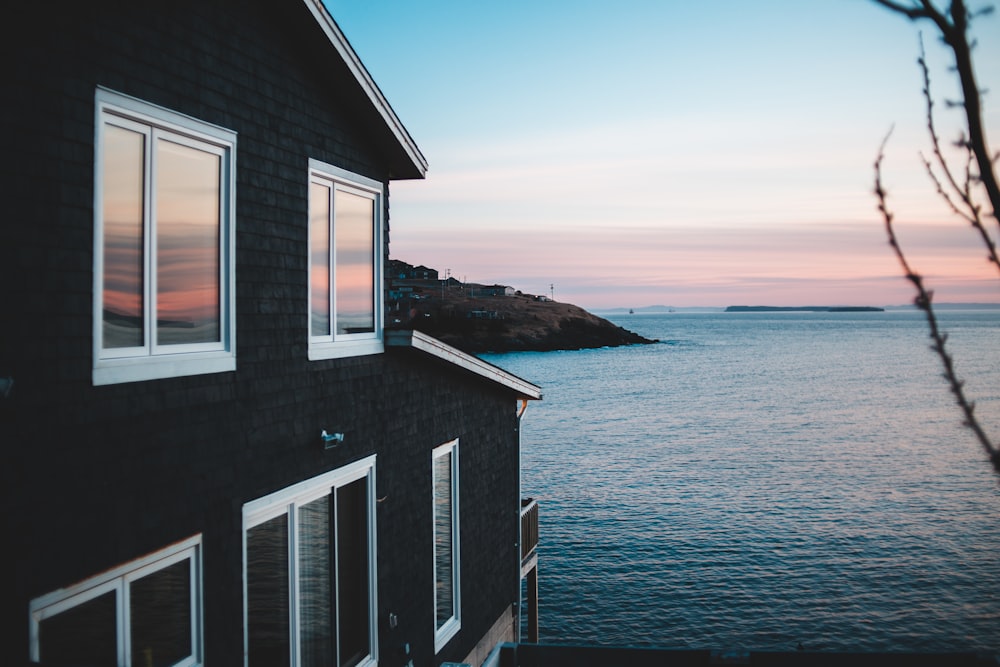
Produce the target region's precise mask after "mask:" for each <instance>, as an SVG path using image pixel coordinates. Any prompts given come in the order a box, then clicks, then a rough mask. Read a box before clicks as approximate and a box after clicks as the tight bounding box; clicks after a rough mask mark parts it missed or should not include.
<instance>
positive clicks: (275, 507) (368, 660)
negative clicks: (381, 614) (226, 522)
mask: <svg viewBox="0 0 1000 667" xmlns="http://www.w3.org/2000/svg"><path fill="white" fill-rule="evenodd" d="M375 459H376V455H374V454H373V455H371V456H368V457H366V458H364V459H361V460H359V461H355V462H354V463H351V464H348V465H346V466H343V467H341V468H337V469H336V470H331V471H330V472H327V473H324V474H322V475H319V476H317V477H313V478H311V479H308V480H304V481H302V482H299V483H298V484H294V485H293V486H289V487H287V488H284V489H282V490H280V491H276V492H274V493H272V494H270V495H267V496H264V497H263V498H258V499H257V500H253V501H251V502H248V503H246V504H245V505H244V506H243V664H244V665H246V664H247V661H248V660H249V651H250V634H249V611H250V610H249V606H248V602H249V595H248V591H247V584H248V582H247V532H248V531H249V530H250V529H251V528H253V527H255V526H258V525H260V524H262V523H264V522H266V521H269V520H270V519H274V518H275V517H278V516H282V515H285V516H287V517H288V530H289V536H290V540H289V541H290V543H291V544H290V548H289V561H288V567H289V587H288V588H289V597H290V599H289V601H288V602H289V605H288V608H289V616H290V619H289V632H290V635H291V636H290V637H289V640H290V644H291V653H292V655H291V657H290V664H291V665H292V667H296V666H297V665H299V664H300V663H301V655H300V645H299V640H298V633H299V630H298V621H299V613H298V609H297V607H298V600H299V598H300V594H299V581H298V577H297V576H296V570H297V568H298V563H297V562H296V558H295V555H296V553H297V551H298V540H297V539H296V538H295V537H294V536H295V535H296V531H297V521H296V518H297V516H296V514H297V512H298V508H299V507H301V506H302V505H306V504H308V503H310V502H312V501H314V500H317V499H319V498H322V497H323V496H326V495H330V494H332V493H335V492H336V490H337V488H339V487H341V486H345V485H347V484H350V483H351V482H356V481H358V480H359V479H362V478H367V480H368V483H367V488H368V495H367V498H366V499H365V501H366V502H365V509H366V510H367V512H368V542H367V546H368V600H369V603H368V650H369V653H368V655H367V656H366V657H365V658H363V659H362V660H361V662H360V663H358V665H357V667H374V666H375V665H377V664H378V586H377V582H378V558H377V553H378V551H377V550H376V539H375V536H376V525H375Z"/></svg>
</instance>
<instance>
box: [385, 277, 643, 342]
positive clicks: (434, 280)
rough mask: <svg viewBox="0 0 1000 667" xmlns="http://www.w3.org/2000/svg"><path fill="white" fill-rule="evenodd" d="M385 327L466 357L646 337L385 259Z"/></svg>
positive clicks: (540, 298) (568, 307) (560, 306)
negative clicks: (429, 338)
mask: <svg viewBox="0 0 1000 667" xmlns="http://www.w3.org/2000/svg"><path fill="white" fill-rule="evenodd" d="M387 326H388V327H389V328H401V329H414V330H417V331H422V332H423V333H426V334H429V335H431V336H434V337H435V338H437V339H438V340H440V341H442V342H444V343H447V344H448V345H451V346H452V347H455V348H458V349H459V350H462V351H463V352H468V353H470V354H477V353H484V352H547V351H554V350H580V349H590V348H599V347H618V346H622V345H639V344H648V343H656V342H658V341H655V340H650V339H648V338H644V337H643V336H640V335H639V334H636V333H633V332H631V331H628V330H627V329H624V328H622V327H620V326H618V325H616V324H613V323H611V322H609V321H608V320H606V319H604V318H602V317H598V316H597V315H594V314H592V313H589V312H587V311H586V310H584V309H583V308H580V307H579V306H574V305H572V304H568V303H560V302H558V301H555V300H553V299H551V298H550V297H548V296H545V295H535V294H525V293H522V292H521V291H519V290H517V289H515V288H513V287H511V286H508V285H484V284H480V283H471V282H462V281H459V280H456V279H455V278H451V277H446V278H445V279H443V280H442V279H441V278H440V277H439V274H438V272H437V271H436V270H435V269H430V268H428V267H426V266H413V265H411V264H407V263H406V262H402V261H400V260H389V322H388V325H387Z"/></svg>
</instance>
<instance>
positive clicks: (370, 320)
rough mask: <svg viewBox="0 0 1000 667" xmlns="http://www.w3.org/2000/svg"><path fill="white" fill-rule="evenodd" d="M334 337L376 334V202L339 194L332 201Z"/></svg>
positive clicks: (347, 194)
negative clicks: (334, 274)
mask: <svg viewBox="0 0 1000 667" xmlns="http://www.w3.org/2000/svg"><path fill="white" fill-rule="evenodd" d="M333 208H334V214H335V215H336V219H335V221H334V227H333V228H334V235H335V247H336V253H337V256H336V271H337V273H336V277H335V280H334V284H335V285H336V290H337V298H336V305H337V318H336V319H337V333H340V334H349V333H369V332H372V331H375V301H374V299H375V255H374V249H375V222H374V220H375V218H374V216H375V202H374V201H373V200H372V199H370V198H368V197H362V196H360V195H356V194H352V193H350V192H344V191H341V190H338V191H337V192H336V195H335V200H334V205H333Z"/></svg>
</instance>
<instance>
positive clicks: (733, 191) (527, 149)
mask: <svg viewBox="0 0 1000 667" xmlns="http://www.w3.org/2000/svg"><path fill="white" fill-rule="evenodd" d="M326 3H327V6H328V8H329V9H330V11H331V14H332V15H333V17H334V19H335V20H336V21H337V23H338V25H339V26H340V28H341V30H343V32H344V34H345V35H346V36H347V38H348V40H349V41H350V42H351V44H352V46H353V47H354V49H355V50H356V51H357V53H358V55H359V56H360V57H361V60H362V61H363V62H364V63H365V65H366V67H367V68H368V70H369V71H370V72H371V74H372V76H373V77H374V79H375V81H376V82H377V83H378V85H379V87H380V88H381V89H382V91H383V93H384V94H385V95H386V97H387V98H388V100H389V102H390V104H391V105H392V106H393V108H394V109H395V111H396V113H397V114H398V115H399V117H400V118H401V119H402V121H403V123H404V125H406V127H407V129H408V130H409V131H410V133H411V135H412V136H413V137H414V139H415V140H416V142H417V144H418V145H419V146H420V147H421V150H422V151H423V152H424V154H425V155H426V156H427V158H428V161H429V163H430V170H429V171H428V175H427V178H426V179H425V180H423V181H412V182H395V183H393V185H392V188H391V193H390V201H391V228H392V233H391V245H390V252H391V255H392V256H393V257H394V258H398V259H402V260H405V261H408V262H411V263H415V264H426V265H428V266H433V267H435V268H437V269H439V270H440V271H442V272H444V271H446V270H450V272H451V275H453V276H456V277H458V278H466V279H468V280H474V281H478V282H489V283H493V282H496V283H503V284H509V285H513V286H515V287H517V288H518V289H522V290H524V291H526V292H533V293H548V292H549V290H550V287H549V286H550V285H553V284H554V285H555V287H554V292H555V296H556V298H557V299H558V300H561V301H570V302H573V303H577V304H579V305H581V306H584V307H587V308H595V309H596V308H604V307H615V306H621V307H629V306H643V305H650V304H665V305H674V306H696V305H702V306H725V305H730V304H737V303H740V304H745V303H754V304H757V303H764V304H773V305H794V304H803V303H809V304H815V303H820V304H858V305H889V304H896V303H906V302H909V301H910V300H911V298H912V294H911V293H910V290H909V288H908V286H907V284H906V283H905V281H904V280H903V279H902V278H900V277H899V271H898V268H897V265H896V264H895V260H894V258H893V257H892V255H891V254H890V252H889V249H888V246H887V245H886V243H885V235H884V231H883V228H882V224H881V220H880V218H879V217H878V214H877V211H876V209H875V201H874V198H873V196H872V194H871V191H872V163H873V161H874V159H875V155H876V153H877V150H878V146H879V144H880V142H881V140H882V138H883V136H884V135H885V133H886V132H887V131H888V130H889V128H890V127H891V126H893V125H894V126H895V130H894V133H893V137H892V139H891V141H890V143H889V146H888V151H887V158H886V162H885V183H886V185H887V186H888V188H889V191H890V204H891V205H892V206H893V207H894V209H895V211H896V213H897V216H898V220H899V234H900V237H901V240H902V241H903V243H904V245H905V246H906V247H907V249H908V250H909V252H910V254H911V257H912V259H913V260H914V263H915V264H916V266H917V269H918V270H920V271H921V272H923V273H924V274H926V275H927V276H928V279H929V280H931V281H932V283H933V286H934V287H935V288H936V289H937V292H938V298H939V300H949V301H1000V280H998V278H997V275H996V272H995V271H994V272H992V273H991V272H990V269H989V267H988V266H987V265H986V263H985V261H984V260H983V257H984V256H985V252H984V251H983V250H982V248H981V247H979V246H977V245H976V240H975V237H974V236H973V235H972V234H971V232H969V231H968V229H967V226H965V225H964V224H963V223H961V222H959V221H956V220H955V219H954V218H952V217H951V216H950V215H949V214H948V213H947V210H946V209H945V208H944V205H943V204H942V203H941V202H939V201H938V200H937V199H936V198H935V197H934V195H933V191H932V186H931V184H930V182H929V181H928V179H927V177H926V175H925V174H924V173H923V168H922V166H921V164H920V162H919V157H918V151H919V150H925V151H926V150H927V139H926V131H925V129H924V109H923V100H922V97H921V94H920V87H921V80H920V72H919V69H918V67H917V65H916V57H917V54H918V48H919V46H918V32H919V30H921V29H922V30H923V32H924V42H925V46H926V49H927V51H928V60H929V61H930V62H931V65H932V77H933V80H932V86H933V87H934V90H935V91H936V92H938V93H939V94H940V95H939V96H941V97H944V96H948V97H951V98H955V97H957V95H956V90H957V86H956V84H955V82H954V81H953V79H952V77H950V76H949V74H948V73H947V66H949V65H950V62H951V61H950V58H949V57H948V54H947V52H946V51H945V50H944V49H943V48H942V47H941V46H940V45H939V43H938V41H937V39H936V36H935V35H934V34H933V30H932V29H931V26H929V25H921V24H913V23H911V22H909V21H907V20H905V19H904V18H902V17H900V16H897V15H893V14H891V13H890V12H888V11H886V10H884V9H882V8H880V7H878V6H876V5H875V4H874V3H872V2H869V1H867V0H808V1H803V0H798V1H795V0H756V1H744V0H718V1H716V2H679V1H668V0H661V1H660V2H653V1H645V0H643V1H639V0H623V2H620V3H614V4H612V3H598V2H587V1H581V2H568V1H550V2H544V1H541V2H540V1H535V2H523V1H520V0H515V1H510V2H504V3H467V2H439V1H433V0H432V1H428V2H421V3H416V2H408V3H407V2H400V1H399V0H396V1H391V0H365V1H364V2H359V1H357V0H355V1H348V0H344V1H341V0H326ZM975 34H976V36H977V37H978V38H979V40H980V46H979V48H978V51H977V54H976V57H977V61H976V64H977V67H978V74H979V77H980V83H981V84H982V85H983V86H984V87H986V88H990V87H992V88H993V89H995V90H996V91H997V92H995V93H993V94H988V95H987V97H986V98H985V104H986V111H987V119H988V121H987V122H988V126H989V128H990V129H991V130H992V134H993V136H994V137H996V139H995V140H994V141H993V145H992V148H993V149H994V150H996V149H997V148H1000V16H991V17H985V18H982V19H980V21H979V22H978V23H977V24H976V30H975ZM942 106H943V105H942ZM958 121H959V117H958V115H957V113H956V112H949V111H944V110H942V112H941V115H940V120H939V125H940V126H941V127H942V134H943V135H944V138H945V139H953V138H954V137H955V136H957V127H958V125H957V122H958Z"/></svg>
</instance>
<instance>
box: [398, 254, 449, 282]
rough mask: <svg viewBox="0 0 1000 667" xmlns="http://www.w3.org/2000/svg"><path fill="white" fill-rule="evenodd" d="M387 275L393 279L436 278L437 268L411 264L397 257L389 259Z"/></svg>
mask: <svg viewBox="0 0 1000 667" xmlns="http://www.w3.org/2000/svg"><path fill="white" fill-rule="evenodd" d="M389 275H390V276H391V277H392V279H393V280H437V279H438V271H437V269H430V268H428V267H426V266H423V265H421V266H413V265H412V264H407V263H406V262H403V261H400V260H398V259H390V260H389Z"/></svg>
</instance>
